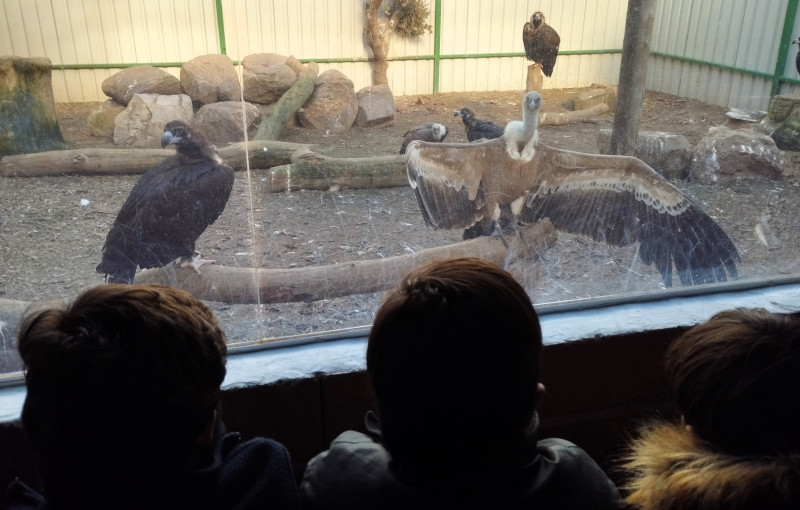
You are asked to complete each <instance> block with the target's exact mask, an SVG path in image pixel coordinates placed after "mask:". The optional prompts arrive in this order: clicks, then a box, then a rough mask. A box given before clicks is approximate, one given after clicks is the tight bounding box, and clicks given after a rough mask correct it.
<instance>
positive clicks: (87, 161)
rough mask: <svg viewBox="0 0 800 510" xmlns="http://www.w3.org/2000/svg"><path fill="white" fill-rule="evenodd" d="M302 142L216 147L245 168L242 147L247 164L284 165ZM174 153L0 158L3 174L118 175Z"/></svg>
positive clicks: (141, 170)
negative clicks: (246, 157) (247, 159)
mask: <svg viewBox="0 0 800 510" xmlns="http://www.w3.org/2000/svg"><path fill="white" fill-rule="evenodd" d="M301 147H306V146H305V145H301V144H296V143H288V142H272V141H251V142H238V143H233V144H230V145H227V146H225V147H223V148H221V149H219V155H220V157H222V159H223V160H224V161H225V162H226V163H228V164H229V165H231V166H232V167H233V169H234V170H243V169H244V168H245V151H248V152H249V158H250V167H251V168H271V167H273V166H277V165H285V164H287V163H289V162H290V161H291V159H290V157H291V155H292V154H293V153H294V152H295V151H297V149H299V148H301ZM173 154H175V151H174V150H172V149H73V150H66V151H48V152H37V153H34V154H19V155H16V156H5V157H4V158H2V159H0V175H2V176H3V177H43V176H47V175H122V174H141V173H144V172H146V171H147V170H149V169H150V168H152V167H153V166H155V165H156V164H158V163H160V162H161V161H163V160H164V159H166V158H168V157H170V156H172V155H173Z"/></svg>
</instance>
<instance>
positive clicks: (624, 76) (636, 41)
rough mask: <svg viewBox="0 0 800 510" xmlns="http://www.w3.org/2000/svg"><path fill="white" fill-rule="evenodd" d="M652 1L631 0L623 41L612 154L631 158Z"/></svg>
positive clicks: (634, 140) (653, 10) (612, 136)
mask: <svg viewBox="0 0 800 510" xmlns="http://www.w3.org/2000/svg"><path fill="white" fill-rule="evenodd" d="M654 18H655V0H630V1H629V2H628V14H627V18H626V20H625V37H624V39H623V41H622V63H621V65H620V73H619V89H618V93H617V107H616V110H615V113H614V127H613V129H612V132H611V154H619V155H623V156H633V154H634V152H635V151H636V137H637V136H638V134H639V121H640V120H641V118H642V102H643V101H644V80H645V76H646V75H647V58H648V57H649V55H650V36H651V34H652V33H653V20H654Z"/></svg>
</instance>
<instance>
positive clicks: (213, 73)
mask: <svg viewBox="0 0 800 510" xmlns="http://www.w3.org/2000/svg"><path fill="white" fill-rule="evenodd" d="M181 87H182V88H183V92H184V94H188V95H189V96H190V97H191V98H192V102H193V103H194V105H195V106H196V107H198V108H200V107H201V106H203V105H205V104H211V103H216V102H218V101H239V100H240V99H241V92H240V89H239V76H237V74H236V69H234V68H233V61H232V60H231V59H230V58H229V57H228V56H227V55H202V56H200V57H196V58H193V59H192V60H190V61H189V62H186V63H185V64H183V65H182V66H181Z"/></svg>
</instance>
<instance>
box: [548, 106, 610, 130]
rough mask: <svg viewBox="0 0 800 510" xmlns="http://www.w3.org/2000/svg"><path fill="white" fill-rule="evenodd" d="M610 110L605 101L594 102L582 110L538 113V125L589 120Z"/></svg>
mask: <svg viewBox="0 0 800 510" xmlns="http://www.w3.org/2000/svg"><path fill="white" fill-rule="evenodd" d="M609 110H610V108H609V106H608V105H607V104H605V103H600V104H596V105H594V106H591V107H589V108H586V109H584V110H575V111H573V112H561V113H546V112H545V113H540V114H539V125H540V126H561V125H564V124H573V123H577V122H589V121H591V120H594V119H595V118H597V116H598V115H602V114H604V113H606V112H608V111H609Z"/></svg>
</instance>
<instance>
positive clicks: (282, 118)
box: [253, 58, 319, 140]
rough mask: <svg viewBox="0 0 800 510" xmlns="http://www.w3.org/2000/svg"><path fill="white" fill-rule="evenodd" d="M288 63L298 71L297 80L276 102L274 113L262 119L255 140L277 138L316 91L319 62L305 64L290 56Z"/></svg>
mask: <svg viewBox="0 0 800 510" xmlns="http://www.w3.org/2000/svg"><path fill="white" fill-rule="evenodd" d="M286 63H287V65H289V66H290V67H292V68H293V69H294V70H295V71H296V72H297V81H296V82H294V85H292V86H291V87H290V88H289V90H287V91H286V92H284V93H283V95H282V96H281V98H280V99H279V100H278V102H277V103H275V108H274V109H273V110H272V114H271V115H270V116H269V117H267V118H266V119H264V120H263V121H261V124H260V125H259V126H258V131H256V134H255V136H254V137H253V138H254V139H255V140H277V139H278V138H279V137H280V135H281V132H282V131H283V129H284V128H285V127H286V124H288V123H289V119H291V118H292V116H293V115H294V114H295V113H297V110H299V109H300V108H302V107H303V105H304V104H306V101H308V98H309V97H311V94H312V93H313V92H314V86H315V85H316V83H317V73H318V72H319V67H318V66H317V64H315V63H314V62H311V63H309V64H308V65H306V66H303V65H302V64H300V62H298V61H297V60H296V59H294V58H290V59H289V60H288V61H287V62H286Z"/></svg>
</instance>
